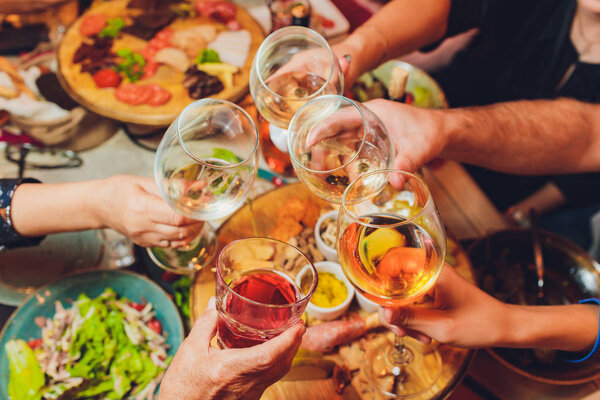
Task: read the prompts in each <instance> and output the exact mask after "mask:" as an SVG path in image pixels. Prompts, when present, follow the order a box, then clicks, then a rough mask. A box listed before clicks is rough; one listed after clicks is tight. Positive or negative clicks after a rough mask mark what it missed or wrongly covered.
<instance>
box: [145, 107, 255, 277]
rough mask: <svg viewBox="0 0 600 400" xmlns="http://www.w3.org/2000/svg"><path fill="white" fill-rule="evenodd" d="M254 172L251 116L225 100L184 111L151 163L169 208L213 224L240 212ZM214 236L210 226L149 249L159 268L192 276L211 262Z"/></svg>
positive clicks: (253, 131)
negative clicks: (174, 245) (177, 243)
mask: <svg viewBox="0 0 600 400" xmlns="http://www.w3.org/2000/svg"><path fill="white" fill-rule="evenodd" d="M257 170H258V132H257V130H256V127H255V125H254V122H253V121H252V118H251V117H250V116H249V115H248V114H247V113H246V112H245V111H244V110H243V109H242V108H240V107H239V106H237V105H235V104H233V103H230V102H228V101H224V100H217V99H203V100H198V101H196V102H194V103H192V104H190V105H189V106H188V107H186V108H185V109H184V110H183V112H182V113H181V114H180V115H179V117H178V118H177V119H176V120H175V121H174V122H173V123H172V124H171V126H170V127H169V129H168V130H167V132H166V133H165V135H164V137H163V139H162V141H161V143H160V145H159V147H158V149H157V152H156V158H155V160H154V178H155V180H156V184H157V185H158V188H159V191H160V193H161V195H162V196H163V198H164V199H165V200H166V201H167V203H169V205H170V206H171V207H172V208H173V209H175V210H176V211H177V212H179V213H181V214H183V215H185V216H186V217H189V218H193V219H197V220H200V221H212V220H216V219H220V218H223V217H226V216H227V215H229V214H231V213H233V212H234V211H235V210H236V209H238V208H239V207H240V206H241V205H242V204H243V203H244V201H245V200H246V198H247V197H248V193H249V191H250V188H251V187H252V183H253V182H254V178H255V176H256V172H257ZM215 252H216V238H215V234H214V231H213V230H212V228H211V227H210V225H209V224H204V229H203V231H202V232H201V234H200V235H199V236H198V237H197V238H196V239H194V240H193V241H192V242H191V243H190V244H189V245H187V246H185V247H183V248H179V249H171V248H166V249H163V248H150V249H149V254H150V256H151V257H152V258H153V260H154V261H155V262H157V264H158V265H159V266H161V267H163V268H165V269H169V270H172V271H174V272H178V273H190V272H193V271H194V270H196V269H199V268H202V267H203V266H205V265H207V264H208V263H210V261H211V260H212V258H213V257H214V255H215Z"/></svg>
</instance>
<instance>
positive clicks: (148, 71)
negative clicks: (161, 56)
mask: <svg viewBox="0 0 600 400" xmlns="http://www.w3.org/2000/svg"><path fill="white" fill-rule="evenodd" d="M157 70H158V63H157V62H155V61H146V65H144V73H143V74H142V79H148V78H152V77H153V76H154V74H156V71H157Z"/></svg>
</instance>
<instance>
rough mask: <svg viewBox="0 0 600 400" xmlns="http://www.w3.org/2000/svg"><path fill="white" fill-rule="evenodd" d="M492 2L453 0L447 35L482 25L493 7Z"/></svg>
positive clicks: (486, 0)
mask: <svg viewBox="0 0 600 400" xmlns="http://www.w3.org/2000/svg"><path fill="white" fill-rule="evenodd" d="M490 3H491V0H452V2H451V3H450V14H449V15H448V29H447V31H446V37H450V36H454V35H457V34H459V33H462V32H466V31H468V30H469V29H471V28H479V27H481V26H482V24H483V22H484V20H485V18H486V15H487V13H488V10H489V8H490V7H491V5H490Z"/></svg>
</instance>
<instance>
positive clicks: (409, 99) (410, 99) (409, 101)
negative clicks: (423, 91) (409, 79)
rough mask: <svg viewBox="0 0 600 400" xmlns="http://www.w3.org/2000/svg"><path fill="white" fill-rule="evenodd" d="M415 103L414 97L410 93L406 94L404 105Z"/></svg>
mask: <svg viewBox="0 0 600 400" xmlns="http://www.w3.org/2000/svg"><path fill="white" fill-rule="evenodd" d="M414 102H415V96H413V94H412V93H406V101H405V103H406V104H413V103H414Z"/></svg>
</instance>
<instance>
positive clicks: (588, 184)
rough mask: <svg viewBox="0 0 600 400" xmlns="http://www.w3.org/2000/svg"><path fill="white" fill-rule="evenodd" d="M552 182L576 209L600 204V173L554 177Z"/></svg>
mask: <svg viewBox="0 0 600 400" xmlns="http://www.w3.org/2000/svg"><path fill="white" fill-rule="evenodd" d="M552 181H553V182H554V183H555V184H556V186H558V188H559V189H560V191H561V192H562V193H563V194H564V195H565V197H566V198H567V204H569V205H570V206H575V207H583V206H589V205H593V204H599V203H600V173H597V172H592V173H585V174H572V175H559V176H553V177H552Z"/></svg>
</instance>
